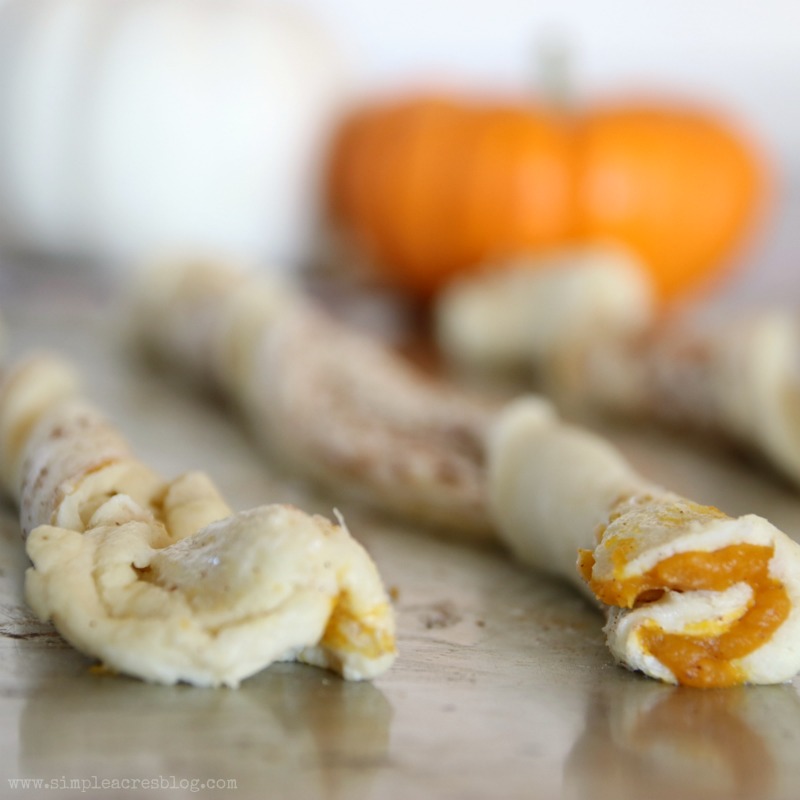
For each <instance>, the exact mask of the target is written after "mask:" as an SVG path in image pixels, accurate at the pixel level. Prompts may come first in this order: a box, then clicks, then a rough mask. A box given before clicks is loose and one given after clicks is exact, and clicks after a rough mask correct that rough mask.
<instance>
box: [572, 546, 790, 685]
mask: <svg viewBox="0 0 800 800" xmlns="http://www.w3.org/2000/svg"><path fill="white" fill-rule="evenodd" d="M619 544H620V550H619V551H618V552H615V553H614V556H615V558H614V563H615V570H614V572H615V577H614V578H613V579H611V580H595V579H593V578H592V569H593V567H594V556H593V555H592V553H591V551H588V550H584V551H581V556H580V561H579V569H580V572H581V575H582V577H583V579H584V580H585V581H586V582H587V583H588V584H589V587H590V588H591V589H592V591H593V592H594V594H595V595H596V597H597V598H598V600H600V601H601V602H602V603H605V604H606V605H608V606H617V607H620V608H635V607H638V606H641V605H644V604H645V603H649V602H653V601H654V600H657V599H658V598H659V597H661V596H662V595H663V593H664V592H667V591H671V592H691V591H704V590H705V591H715V592H722V591H725V590H727V589H730V588H731V587H732V586H734V585H735V584H737V583H747V584H748V585H749V586H750V587H751V588H752V590H753V594H752V598H751V600H750V603H749V605H748V608H747V610H746V611H745V613H744V614H743V615H742V616H740V617H739V618H738V619H736V620H735V621H734V622H733V623H732V624H730V625H729V626H728V627H727V629H726V630H725V631H724V632H722V633H713V634H709V633H706V634H705V635H704V634H703V630H702V626H700V625H696V626H694V627H695V632H694V633H691V632H687V633H668V632H666V631H664V630H663V629H662V628H661V627H660V626H658V625H657V624H656V623H651V624H647V625H645V626H643V627H642V629H641V630H640V633H639V636H640V642H641V645H642V647H643V648H644V649H645V650H646V651H647V652H649V653H650V654H651V655H653V656H654V657H655V658H657V659H658V661H660V662H661V663H662V664H663V665H664V666H665V667H667V668H668V669H669V670H670V671H671V672H672V673H673V675H674V676H675V679H676V680H677V681H678V683H680V684H682V685H686V686H698V687H706V688H710V687H725V686H735V685H737V684H740V683H744V682H745V681H746V676H745V675H744V674H743V672H742V670H741V668H740V667H739V666H738V665H737V664H736V663H735V662H736V661H737V660H738V659H741V658H743V657H744V656H746V655H748V654H750V653H752V652H753V651H754V650H757V649H758V648H759V647H761V646H762V645H764V644H765V643H766V642H768V641H769V639H770V637H771V636H772V634H773V633H774V632H775V631H776V630H777V629H778V628H779V627H780V626H781V624H783V622H784V621H785V620H786V618H787V617H788V616H789V612H790V610H791V602H790V600H789V597H788V595H787V593H786V589H785V588H784V586H783V584H781V583H779V582H778V581H776V580H775V579H773V578H771V577H770V575H769V562H770V559H771V558H772V555H773V548H772V547H769V546H763V545H752V544H737V545H731V546H729V547H723V548H721V549H719V550H714V551H712V552H687V553H678V554H676V555H674V556H670V557H669V558H666V559H664V560H663V561H661V562H660V563H658V564H656V565H655V566H654V567H653V568H652V569H651V570H649V571H648V572H645V573H644V574H642V575H637V576H634V577H630V578H622V577H617V576H618V575H620V574H621V573H622V568H623V567H624V560H625V559H624V556H625V553H626V548H625V543H624V540H623V541H621V542H620V543H619ZM627 550H628V551H629V548H628V549H627ZM617 555H619V558H617V557H616V556H617ZM712 625H713V621H709V625H708V626H707V628H708V627H711V626H712Z"/></svg>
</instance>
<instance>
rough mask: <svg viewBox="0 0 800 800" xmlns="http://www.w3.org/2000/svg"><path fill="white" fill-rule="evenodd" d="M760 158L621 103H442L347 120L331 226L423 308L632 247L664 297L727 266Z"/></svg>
mask: <svg viewBox="0 0 800 800" xmlns="http://www.w3.org/2000/svg"><path fill="white" fill-rule="evenodd" d="M762 172H763V169H762V165H761V160H760V157H759V155H758V154H757V153H756V151H755V149H754V148H753V147H752V146H751V145H750V144H749V143H748V142H747V141H746V140H745V139H744V138H743V137H742V136H740V135H739V134H738V133H737V132H736V131H735V130H734V129H733V128H731V127H730V126H729V125H727V124H725V123H724V122H722V121H720V120H718V119H717V118H715V117H714V116H713V115H710V114H707V113H704V112H701V111H698V110H692V109H688V108H684V107H680V106H675V105H667V104H658V103H650V104H647V103H642V102H636V103H631V104H627V105H625V104H620V105H616V106H607V107H604V108H596V109H593V110H588V111H587V112H586V113H584V114H581V115H577V116H574V117H567V116H564V115H557V114H555V113H551V112H549V111H548V110H546V109H545V108H544V107H536V106H533V105H529V104H526V105H524V106H523V105H513V104H505V105H498V104H491V103H481V102H470V101H466V100H461V99H457V98H451V97H446V96H439V97H434V96H421V97H411V98H405V99H401V100H399V101H396V102H388V103H385V104H379V105H374V106H368V107H365V108H362V109H360V110H358V111H357V112H355V113H354V114H353V115H352V116H351V117H350V118H349V119H348V120H347V121H346V123H345V124H344V125H343V126H342V128H341V129H340V131H339V133H338V135H337V137H336V138H335V140H334V143H333V147H332V150H331V159H330V169H329V179H328V199H329V205H330V210H331V214H332V218H333V220H334V222H335V223H336V224H337V226H338V227H339V228H340V229H341V230H342V231H344V232H345V234H346V236H347V238H348V239H350V240H351V242H352V243H353V245H354V246H355V247H356V248H357V250H359V251H360V252H361V253H363V254H365V255H366V257H367V261H368V262H369V263H372V264H374V265H375V266H376V268H377V269H378V270H379V272H380V274H381V275H382V276H383V277H385V278H387V279H388V280H389V281H390V282H391V283H392V284H393V285H395V286H397V287H399V288H401V289H404V290H406V291H408V292H410V293H412V294H414V295H417V296H420V297H427V296H430V295H432V294H434V293H435V292H437V291H438V290H439V289H440V288H441V287H442V286H444V285H445V284H446V283H448V282H449V281H450V280H452V279H453V278H454V277H456V276H458V275H462V274H464V273H467V272H470V271H474V270H477V269H481V268H483V267H484V265H486V264H488V263H493V264H494V263H496V264H500V263H502V262H503V260H504V259H507V258H508V257H511V256H514V255H519V254H523V253H524V254H536V253H540V252H545V251H547V250H551V249H555V248H560V247H563V246H566V245H575V244H589V243H597V242H608V243H613V244H617V245H619V244H621V245H624V246H627V247H629V248H630V249H632V250H633V251H634V252H635V253H636V254H637V255H638V256H639V257H640V258H641V259H642V261H643V262H644V264H645V265H646V266H647V268H648V269H649V270H650V271H651V273H652V276H653V279H654V283H655V286H656V289H657V291H658V292H659V294H660V295H661V297H662V298H664V299H665V300H670V299H673V298H675V297H677V296H680V295H682V294H685V293H687V292H690V291H692V290H694V289H696V288H697V287H698V286H699V285H701V284H702V283H703V282H704V281H706V280H708V279H709V278H710V277H712V276H713V275H715V274H718V273H719V272H720V271H722V270H723V268H724V266H725V262H726V259H727V258H728V257H730V256H731V254H732V252H733V250H734V248H735V246H736V245H737V244H738V243H739V242H740V241H741V240H742V238H743V234H744V233H745V231H746V229H747V227H748V223H749V222H750V220H751V218H752V217H753V216H754V213H755V211H756V209H757V207H758V205H759V201H760V198H761V188H762Z"/></svg>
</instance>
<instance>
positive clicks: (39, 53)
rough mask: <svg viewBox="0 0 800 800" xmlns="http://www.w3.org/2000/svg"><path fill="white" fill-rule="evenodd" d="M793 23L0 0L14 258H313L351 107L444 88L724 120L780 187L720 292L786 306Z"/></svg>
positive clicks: (771, 11)
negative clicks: (200, 253)
mask: <svg viewBox="0 0 800 800" xmlns="http://www.w3.org/2000/svg"><path fill="white" fill-rule="evenodd" d="M258 9H261V10H262V11H263V13H261V12H260V11H259V10H258ZM799 21H800V17H798V10H797V6H796V4H795V3H794V2H792V0H761V2H760V3H758V5H757V6H756V4H753V3H747V2H731V1H730V0H728V1H726V0H692V1H690V0H672V1H671V2H664V1H662V0H659V1H658V2H650V3H641V2H636V0H605V2H592V1H591V0H560V1H558V0H541V1H540V2H535V3H534V2H526V0H424V1H423V0H404V1H401V0H381V1H380V2H374V0H373V1H372V2H371V1H370V0H287V1H286V2H284V3H282V4H278V3H276V2H275V0H230V1H229V2H227V3H225V2H215V0H193V2H190V1H189V0H161V2H158V3H156V2H153V0H57V1H55V2H54V0H0V246H2V250H3V252H4V253H6V255H5V256H4V258H5V259H6V261H5V264H6V269H8V268H9V267H8V264H9V263H11V262H10V261H9V256H8V255H7V254H8V253H13V254H20V253H27V254H30V253H33V254H34V256H35V257H43V256H46V257H48V258H52V257H56V258H57V259H73V260H74V259H76V258H78V259H82V258H92V259H95V260H99V261H100V262H102V263H105V264H107V265H109V266H110V265H114V268H115V269H118V268H119V265H120V264H126V265H129V264H131V263H134V262H136V261H141V260H142V259H144V258H153V257H154V256H155V255H156V254H158V253H162V252H164V253H166V252H170V251H174V250H179V249H184V250H187V249H188V250H191V249H193V248H196V249H198V250H217V251H219V252H220V253H222V254H224V255H231V256H233V257H236V258H241V259H243V260H250V261H255V262H259V263H262V264H266V263H269V264H271V265H272V268H273V269H279V270H282V271H286V270H289V271H291V270H293V269H295V268H297V267H298V266H299V265H304V264H307V263H308V262H309V260H311V259H312V258H314V257H316V255H317V254H318V253H319V248H320V238H321V237H320V230H321V227H323V223H324V218H325V213H326V209H325V208H324V205H325V203H324V187H322V185H321V183H322V179H321V177H320V176H321V174H322V172H323V168H324V159H325V153H326V148H327V147H328V146H329V144H330V140H331V137H332V135H333V132H334V130H335V128H336V125H337V124H338V123H339V121H340V119H341V117H342V115H343V114H345V113H346V111H347V109H348V108H349V107H350V106H351V105H352V103H354V102H355V101H356V100H358V99H360V98H363V97H365V96H367V97H370V98H376V97H377V98H383V97H391V96H392V94H393V93H396V92H398V91H403V92H408V91H410V90H417V91H426V90H430V89H431V88H443V87H444V88H447V89H460V90H467V91H472V92H478V93H482V94H484V95H486V96H490V97H491V96H513V97H516V98H517V101H518V102H520V103H524V101H525V98H531V99H532V100H537V101H540V100H542V99H547V95H548V94H552V93H553V92H556V93H558V94H559V96H560V97H561V98H562V99H563V98H566V99H567V100H568V102H569V105H570V108H571V109H573V110H576V112H577V113H580V111H581V109H582V108H584V107H585V106H587V105H589V104H591V103H593V102H594V101H595V100H597V99H599V98H607V97H616V96H623V97H625V96H646V97H664V98H670V97H676V98H681V99H684V100H688V101H691V102H692V103H695V104H697V105H698V106H699V107H700V108H707V109H708V110H709V111H710V112H713V113H717V112H719V113H721V114H722V115H723V116H724V117H725V118H727V119H730V120H731V121H732V122H733V123H734V124H735V125H737V126H738V127H739V129H740V130H742V131H744V132H745V133H746V135H747V136H749V137H750V138H751V140H752V141H753V142H754V143H755V145H756V147H757V149H759V150H760V151H761V152H762V153H763V155H764V159H765V161H766V163H768V165H769V171H770V196H769V205H768V209H767V213H766V214H764V215H763V217H762V219H761V221H760V224H759V226H758V229H757V232H756V235H755V236H754V237H753V238H752V239H751V240H749V241H748V245H749V246H748V248H747V249H746V250H744V251H743V252H741V253H737V255H736V258H738V259H739V260H741V261H743V262H746V264H747V268H746V269H741V270H739V271H738V272H737V273H736V280H735V281H730V282H728V284H727V285H726V286H725V287H723V288H722V289H721V290H720V291H721V292H722V293H727V294H728V295H729V296H730V297H729V299H730V301H731V302H740V301H742V302H744V301H746V302H748V303H749V302H788V301H791V299H792V298H793V297H797V296H798V294H800V279H796V278H795V273H796V272H797V270H796V267H795V264H796V255H797V253H798V252H800V232H799V231H798V229H800V226H797V225H796V224H795V220H796V219H797V213H798V208H799V207H800V204H799V203H798V199H797V196H798V194H800V192H798V190H797V189H796V188H795V187H796V185H800V145H798V142H800V104H798V103H797V102H796V98H798V97H800V47H798V45H800V25H798V22H799ZM322 241H323V243H324V241H325V239H324V237H322ZM753 265H757V268H756V267H754V266H753Z"/></svg>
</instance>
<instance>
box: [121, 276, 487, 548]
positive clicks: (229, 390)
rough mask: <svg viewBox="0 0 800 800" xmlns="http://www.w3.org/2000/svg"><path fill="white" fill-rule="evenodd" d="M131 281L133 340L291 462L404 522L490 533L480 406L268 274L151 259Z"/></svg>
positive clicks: (482, 408) (482, 407)
mask: <svg viewBox="0 0 800 800" xmlns="http://www.w3.org/2000/svg"><path fill="white" fill-rule="evenodd" d="M138 290H139V291H138V294H139V298H138V302H137V303H136V305H135V312H134V314H133V318H134V321H135V335H136V336H137V337H138V339H139V340H140V341H141V342H142V343H143V344H144V345H145V347H146V348H147V349H148V350H149V351H150V352H151V353H152V354H155V355H156V357H157V358H158V359H160V360H162V361H165V362H167V363H168V364H169V365H170V368H172V369H175V370H177V371H182V372H184V373H188V374H189V375H192V376H194V377H195V378H199V379H200V380H201V381H204V382H206V383H208V384H210V385H212V386H214V387H216V388H217V390H221V391H222V393H223V394H224V396H225V397H226V399H227V400H229V401H230V402H231V404H232V405H233V406H234V407H236V408H237V409H238V410H239V411H240V412H241V414H242V416H243V418H244V419H245V420H246V421H247V422H248V423H249V427H250V429H251V430H252V432H253V434H254V436H255V437H256V438H257V439H258V440H259V441H260V442H261V443H262V444H263V445H265V446H266V447H267V448H268V449H269V450H270V451H272V452H273V453H276V454H277V455H278V456H279V457H280V458H282V459H283V460H284V461H285V462H287V463H288V464H290V465H291V466H292V467H293V468H294V469H295V470H297V471H298V472H300V473H302V474H304V475H306V476H310V477H311V478H313V479H314V480H316V481H317V482H319V483H321V484H323V485H325V486H326V487H328V488H330V489H331V490H333V491H334V492H336V493H337V494H342V493H344V494H349V495H354V496H356V497H358V498H359V499H360V500H362V501H365V502H366V503H368V504H370V505H372V506H376V507H378V508H380V509H382V510H384V511H389V512H392V513H394V514H399V515H401V516H403V517H404V518H406V519H411V520H415V521H420V522H423V523H426V524H429V525H434V526H438V527H439V528H440V529H442V530H444V529H451V530H455V531H458V532H459V535H462V536H463V535H465V534H469V535H470V536H472V537H473V538H476V539H488V538H491V526H490V522H489V518H488V511H487V505H486V487H485V482H484V471H485V465H484V463H483V461H482V459H483V446H482V442H483V439H484V434H485V430H486V428H487V426H488V425H489V422H490V420H491V409H490V406H489V405H487V404H485V403H482V402H479V401H478V400H476V399H474V398H471V397H468V396H466V395H465V394H464V393H463V392H460V391H458V390H456V389H455V388H453V387H450V386H447V385H445V384H443V383H441V382H437V381H435V380H433V379H429V378H427V377H424V376H423V375H421V374H420V373H419V372H418V371H416V370H414V369H413V368H412V367H411V366H410V365H408V364H406V363H405V362H404V361H403V360H401V359H400V358H397V357H396V356H395V355H393V354H392V353H391V352H389V351H388V350H387V349H386V348H385V347H384V346H383V345H382V344H379V343H378V342H377V341H373V340H371V339H370V338H368V337H367V336H365V335H363V334H360V333H357V332H355V331H354V330H351V329H350V328H348V327H347V326H345V325H343V324H340V323H339V322H337V321H336V320H334V319H333V318H331V317H330V316H329V315H328V314H326V313H324V312H323V311H322V310H321V309H320V308H318V307H317V306H316V305H315V304H313V303H312V302H310V301H308V300H306V299H305V298H304V297H302V296H301V295H300V293H298V292H294V291H291V290H289V289H288V288H286V287H281V286H278V285H276V284H274V283H272V282H270V281H269V280H267V279H266V278H256V277H255V276H253V275H250V274H247V273H244V272H241V271H237V270H234V269H230V268H226V267H224V266H221V265H219V264H212V263H185V264H171V265H160V266H158V267H156V268H155V269H152V270H150V271H148V272H147V273H146V274H145V275H144V276H143V280H141V281H140V284H139V287H138Z"/></svg>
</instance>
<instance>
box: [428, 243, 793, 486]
mask: <svg viewBox="0 0 800 800" xmlns="http://www.w3.org/2000/svg"><path fill="white" fill-rule="evenodd" d="M654 308H655V305H654V303H653V297H652V289H651V287H650V286H649V284H648V282H647V280H646V278H645V273H644V270H643V269H641V267H637V265H636V264H635V262H633V261H632V259H631V258H629V257H627V256H624V255H622V254H617V253H613V252H606V253H602V252H597V251H594V252H578V253H575V254H572V255H570V256H567V255H564V256H562V257H561V258H560V259H559V260H551V261H550V262H545V263H538V264H537V265H536V269H532V268H531V266H530V265H527V266H526V265H523V266H521V267H520V268H518V269H514V268H511V269H509V270H507V271H495V272H492V273H487V274H486V275H484V276H481V277H478V278H472V279H468V280H465V281H463V282H462V283H459V284H456V285H455V286H454V287H453V288H452V289H451V290H449V291H448V292H445V293H444V295H443V296H442V298H441V300H440V302H439V304H438V306H437V310H436V319H437V338H438V341H439V343H440V344H441V346H442V348H443V350H444V351H445V353H446V354H447V355H448V356H449V357H450V359H451V360H453V361H454V362H457V363H460V364H466V365H468V366H472V367H480V368H485V367H487V366H498V365H499V366H514V365H516V366H520V365H524V364H528V365H530V366H533V367H535V369H536V370H537V371H538V373H539V377H540V378H541V380H542V385H543V387H544V388H545V390H546V391H547V392H548V393H549V394H552V395H553V396H554V398H555V399H556V400H557V401H558V403H559V404H560V405H561V406H565V407H569V408H571V409H573V410H575V409H578V408H580V409H582V410H587V409H588V410H591V411H593V412H596V411H603V412H606V413H613V414H617V415H625V416H627V417H631V416H638V417H640V418H646V419H653V420H657V421H659V422H662V423H669V424H673V425H679V426H682V427H687V428H690V429H694V430H700V431H703V432H707V433H712V434H714V435H718V436H723V437H725V438H728V439H730V440H732V441H734V442H735V443H737V444H738V445H739V446H741V447H742V448H743V449H747V450H749V451H751V452H754V453H757V454H759V455H760V456H761V457H762V458H764V459H765V460H767V461H769V462H770V463H771V464H772V465H773V466H774V467H775V468H777V469H778V470H779V471H780V472H782V473H783V474H784V475H785V476H786V477H788V478H789V479H790V480H792V481H793V482H794V483H795V484H797V485H800V380H798V375H797V363H798V341H799V339H798V336H799V335H800V334H799V332H798V330H797V325H796V322H795V320H794V319H792V318H791V317H790V316H789V315H787V314H782V313H779V312H772V313H761V314H759V315H753V316H751V317H750V318H745V319H742V318H739V317H737V319H736V320H735V321H734V322H732V323H731V324H728V325H725V326H716V327H714V326H709V325H705V326H702V327H701V326H700V325H699V324H698V323H695V324H689V323H687V322H686V321H685V320H683V321H682V320H676V321H673V322H672V323H671V324H668V325H664V324H662V323H660V322H659V321H658V320H657V317H656V314H655V312H654Z"/></svg>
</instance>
